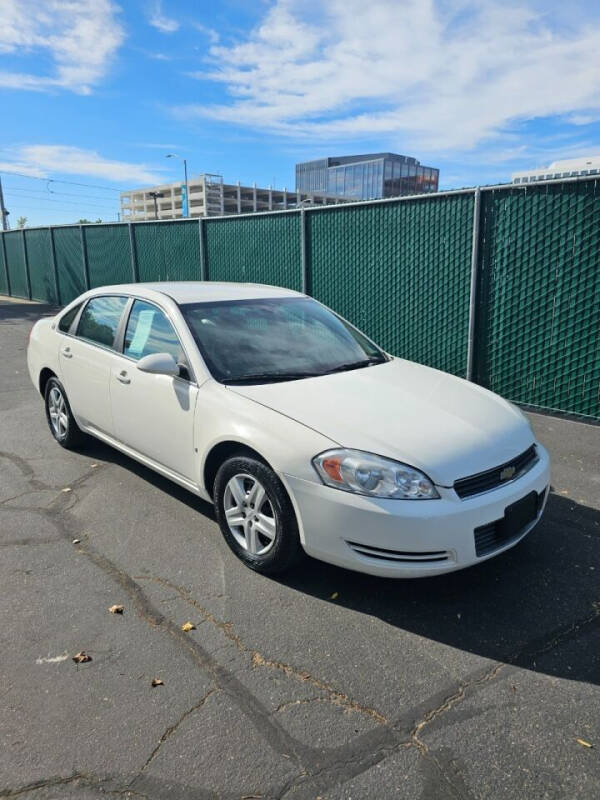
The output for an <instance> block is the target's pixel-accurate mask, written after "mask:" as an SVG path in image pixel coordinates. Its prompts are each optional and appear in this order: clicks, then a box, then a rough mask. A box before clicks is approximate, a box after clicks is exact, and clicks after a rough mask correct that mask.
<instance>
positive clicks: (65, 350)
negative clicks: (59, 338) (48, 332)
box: [61, 347, 73, 358]
mask: <svg viewBox="0 0 600 800" xmlns="http://www.w3.org/2000/svg"><path fill="white" fill-rule="evenodd" d="M61 353H62V354H63V356H64V357H65V358H73V353H72V352H71V348H70V347H63V348H62V350H61Z"/></svg>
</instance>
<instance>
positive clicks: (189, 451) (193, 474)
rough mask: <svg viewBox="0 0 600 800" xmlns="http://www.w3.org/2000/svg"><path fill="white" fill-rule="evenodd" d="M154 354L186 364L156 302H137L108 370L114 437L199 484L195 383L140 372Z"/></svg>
mask: <svg viewBox="0 0 600 800" xmlns="http://www.w3.org/2000/svg"><path fill="white" fill-rule="evenodd" d="M152 353H170V354H171V355H172V356H173V357H174V358H175V360H176V361H177V363H178V364H181V365H183V366H185V365H186V362H185V354H184V352H183V350H182V348H181V344H180V342H179V338H178V336H177V334H176V332H175V330H174V328H173V326H172V325H171V323H170V321H169V320H168V319H167V317H166V315H165V314H164V312H163V311H161V309H160V308H158V306H155V305H153V304H152V303H148V302H145V301H142V300H136V301H135V302H134V304H133V306H132V308H131V313H130V315H129V320H128V322H127V327H126V329H125V339H124V343H123V354H122V355H117V356H116V358H115V363H114V364H113V366H112V369H111V376H110V398H111V407H112V416H113V420H114V426H115V438H116V439H118V440H119V441H120V442H122V443H123V444H124V445H127V446H128V447H131V448H132V449H133V450H136V451H137V452H138V453H140V454H141V455H144V456H147V457H148V458H151V459H152V460H153V461H155V462H157V463H158V464H160V465H161V466H163V467H166V468H167V469H169V470H171V471H172V472H175V473H176V474H177V475H179V476H182V477H184V478H186V479H187V480H189V481H192V482H193V483H194V484H197V483H198V475H197V467H196V465H197V458H196V457H195V453H194V413H195V409H196V398H197V395H198V387H197V386H196V384H195V383H194V382H193V381H192V380H188V379H187V378H188V377H190V376H189V375H188V376H187V377H184V376H185V375H186V373H185V371H183V372H182V377H180V378H179V377H172V376H169V375H153V374H151V373H148V372H142V371H141V370H139V369H138V368H137V366H136V363H137V362H138V361H139V360H140V359H141V358H143V357H144V356H147V355H150V354H152Z"/></svg>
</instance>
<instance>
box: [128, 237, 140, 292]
mask: <svg viewBox="0 0 600 800" xmlns="http://www.w3.org/2000/svg"><path fill="white" fill-rule="evenodd" d="M127 227H128V230H129V254H130V258H131V277H132V279H133V282H134V283H139V281H140V275H139V271H138V263H137V249H136V246H135V237H134V235H133V225H132V224H131V222H128V223H127Z"/></svg>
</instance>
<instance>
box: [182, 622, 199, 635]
mask: <svg viewBox="0 0 600 800" xmlns="http://www.w3.org/2000/svg"><path fill="white" fill-rule="evenodd" d="M181 630H182V631H185V632H186V633H187V632H188V631H195V630H196V626H195V625H194V623H193V622H184V624H183V625H182V626H181Z"/></svg>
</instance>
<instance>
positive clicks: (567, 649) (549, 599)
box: [86, 440, 600, 684]
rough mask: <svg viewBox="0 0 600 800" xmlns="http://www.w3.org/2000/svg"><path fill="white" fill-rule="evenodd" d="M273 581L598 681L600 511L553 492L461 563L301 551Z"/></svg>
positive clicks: (495, 653)
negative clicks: (391, 572) (541, 508)
mask: <svg viewBox="0 0 600 800" xmlns="http://www.w3.org/2000/svg"><path fill="white" fill-rule="evenodd" d="M86 454H87V455H90V456H91V457H92V458H95V459H98V460H103V461H109V462H112V463H117V464H120V465H121V466H123V467H125V468H126V469H129V470H131V471H132V472H134V473H136V474H137V475H139V476H140V477H142V478H143V479H144V480H147V481H148V482H149V483H151V484H152V485H153V486H155V487H156V488H157V489H159V490H161V491H164V492H166V493H168V494H169V495H171V496H172V497H175V498H177V499H178V500H180V501H181V502H183V503H185V504H186V505H188V506H189V507H190V508H193V509H194V510H196V511H198V512H199V513H201V514H203V515H204V516H205V517H207V518H208V519H211V520H213V521H214V519H215V516H214V511H213V507H212V505H210V504H209V503H206V502H204V501H203V500H201V499H200V498H198V497H196V496H195V495H193V494H191V493H190V492H188V491H187V490H186V489H183V488H180V487H178V486H177V485H176V484H174V483H172V482H171V481H169V480H167V479H166V478H162V477H161V476H160V475H158V474H157V473H155V472H153V471H152V470H150V469H147V468H146V467H144V466H143V465H141V464H139V463H138V462H136V461H134V460H133V459H130V458H129V457H127V456H125V455H123V454H121V453H119V452H118V451H116V450H113V449H112V448H111V447H108V446H107V445H104V444H103V443H101V442H100V441H98V440H91V441H90V444H89V447H88V448H86ZM276 580H278V581H279V582H280V583H282V584H284V585H286V586H289V587H290V588H293V589H295V590H297V591H300V592H304V593H306V594H310V595H313V596H315V597H319V598H321V599H322V600H325V601H328V600H329V602H331V603H332V604H336V605H342V606H344V607H346V608H350V609H352V610H354V611H357V612H360V613H363V614H368V615H371V616H374V617H377V618H379V619H380V620H382V621H384V622H386V623H387V624H389V625H392V626H394V627H396V628H399V629H403V630H405V631H409V632H411V633H413V634H418V635H419V636H423V637H425V638H427V639H432V640H435V641H438V642H441V643H443V644H446V645H449V646H451V647H455V648H457V649H460V650H465V651H467V652H471V653H474V654H476V655H480V656H483V657H485V658H489V659H494V660H498V661H503V662H507V663H510V664H514V665H515V666H519V667H524V668H526V669H531V670H534V671H538V672H542V673H545V674H549V675H554V676H557V677H561V678H568V679H571V680H581V681H587V682H593V683H597V684H600V646H599V643H600V511H597V510H595V509H593V508H589V507H588V506H585V505H581V504H579V503H576V502H575V501H573V500H571V499H569V498H566V497H563V496H560V495H556V494H551V495H550V497H549V499H548V504H547V507H546V511H545V513H544V516H543V518H542V520H541V522H540V523H539V524H538V526H537V527H536V528H535V529H534V530H533V531H532V532H531V533H530V534H529V536H527V537H526V538H525V539H524V540H523V541H522V542H521V543H519V544H518V545H517V546H516V547H514V548H512V549H511V550H508V551H507V552H505V553H503V554H501V555H499V556H496V557H495V558H492V559H490V560H488V561H485V562H483V563H481V564H479V565H477V566H474V567H471V568H469V569H466V570H461V571H459V572H453V573H449V574H448V575H441V576H437V577H434V578H420V579H412V580H394V579H389V578H387V579H386V578H376V577H373V576H370V575H364V574H362V573H359V572H351V571H350V570H345V569H341V568H339V567H335V566H332V565H330V564H325V563H323V562H320V561H316V560H314V559H307V560H306V561H305V562H303V564H302V565H301V566H300V567H299V568H298V569H297V570H295V571H294V572H292V573H289V574H287V575H284V576H282V577H280V578H278V579H276ZM334 592H337V597H336V598H335V600H330V598H331V595H332V594H333V593H334ZM398 667H399V668H401V664H399V665H398Z"/></svg>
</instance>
